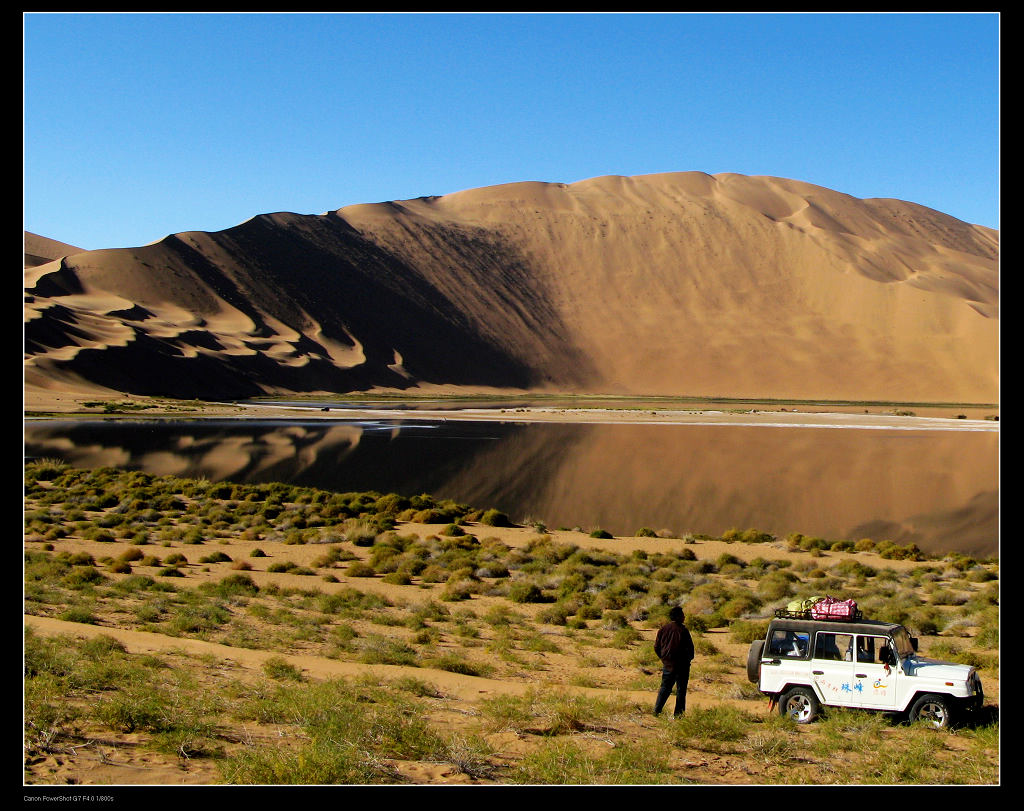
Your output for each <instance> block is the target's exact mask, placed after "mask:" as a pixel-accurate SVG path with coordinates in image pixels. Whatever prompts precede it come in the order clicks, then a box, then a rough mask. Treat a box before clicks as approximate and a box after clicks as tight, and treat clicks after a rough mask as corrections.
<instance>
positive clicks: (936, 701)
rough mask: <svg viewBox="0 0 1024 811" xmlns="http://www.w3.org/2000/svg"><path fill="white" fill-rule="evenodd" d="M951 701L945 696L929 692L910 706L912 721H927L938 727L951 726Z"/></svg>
mask: <svg viewBox="0 0 1024 811" xmlns="http://www.w3.org/2000/svg"><path fill="white" fill-rule="evenodd" d="M949 719H950V711H949V701H948V700H947V699H946V698H945V697H944V696H939V695H934V694H928V695H924V696H921V697H920V698H919V699H917V701H915V702H914V703H913V705H912V706H911V708H910V720H911V721H925V722H926V723H929V724H931V725H932V726H933V727H935V728H936V729H945V728H946V727H948V726H949Z"/></svg>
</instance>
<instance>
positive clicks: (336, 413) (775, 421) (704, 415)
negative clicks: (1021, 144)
mask: <svg viewBox="0 0 1024 811" xmlns="http://www.w3.org/2000/svg"><path fill="white" fill-rule="evenodd" d="M105 399H106V402H109V403H111V408H110V410H96V411H88V410H86V409H87V406H86V405H85V403H97V402H103V401H102V400H100V399H91V398H72V397H69V398H65V399H61V398H54V399H53V400H51V401H49V402H45V403H44V402H38V401H37V402H35V403H33V404H31V405H29V403H27V402H26V404H25V408H24V410H23V416H24V419H25V420H60V419H73V420H93V419H103V420H110V419H127V420H147V419H160V420H204V419H209V420H215V419H232V420H260V419H262V420H267V419H273V420H295V419H301V420H316V421H337V422H358V421H378V420H402V421H410V422H412V421H422V422H445V421H449V420H451V421H470V422H484V421H500V422H523V423H537V422H556V423H576V424H588V425H614V424H630V425H676V426H683V425H692V426H701V425H704V426H708V425H732V426H736V427H768V428H836V429H862V430H863V429H870V430H904V431H915V430H916V431H995V432H998V431H999V421H998V417H997V418H996V419H967V418H954V417H930V416H917V415H902V414H892V413H866V414H861V413H852V412H843V411H831V410H828V409H827V407H825V406H822V407H820V408H821V409H823V410H815V411H799V410H797V409H795V408H794V409H786V408H780V409H779V410H767V409H750V410H743V409H730V410H722V409H718V408H708V409H699V410H698V409H690V408H687V409H672V408H658V409H640V408H585V407H579V408H571V407H553V406H535V405H532V406H518V407H505V408H501V407H491V408H487V407H466V408H386V407H383V408H375V407H374V408H369V407H367V408H360V407H348V406H343V407H338V406H323V405H320V404H318V403H315V402H314V403H311V404H310V405H298V404H275V403H237V402H203V403H194V402H189V401H183V402H180V403H173V404H168V403H166V402H158V403H152V402H150V401H145V400H143V399H141V398H125V397H116V398H105ZM114 404H121V405H123V408H117V407H114ZM93 408H95V406H93Z"/></svg>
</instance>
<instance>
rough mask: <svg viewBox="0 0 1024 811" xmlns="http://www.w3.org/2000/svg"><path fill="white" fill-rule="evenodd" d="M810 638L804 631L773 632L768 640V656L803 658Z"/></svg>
mask: <svg viewBox="0 0 1024 811" xmlns="http://www.w3.org/2000/svg"><path fill="white" fill-rule="evenodd" d="M810 638H811V637H810V634H809V633H807V632H806V631H783V630H776V631H773V632H772V635H771V638H770V639H769V640H768V654H769V655H770V656H792V657H801V658H802V657H805V656H807V651H808V649H809V647H810V644H809V643H810Z"/></svg>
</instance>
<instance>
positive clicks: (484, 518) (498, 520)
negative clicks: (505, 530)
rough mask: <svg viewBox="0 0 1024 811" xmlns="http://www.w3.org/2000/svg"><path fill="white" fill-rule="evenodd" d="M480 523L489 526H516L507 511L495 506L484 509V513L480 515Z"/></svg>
mask: <svg viewBox="0 0 1024 811" xmlns="http://www.w3.org/2000/svg"><path fill="white" fill-rule="evenodd" d="M480 523H481V524H486V525H487V526H489V527H511V526H514V525H513V523H512V520H511V519H510V518H509V517H508V516H507V515H506V514H505V513H503V512H501V511H500V510H497V509H494V508H491V509H489V510H486V511H484V514H483V515H481V516H480Z"/></svg>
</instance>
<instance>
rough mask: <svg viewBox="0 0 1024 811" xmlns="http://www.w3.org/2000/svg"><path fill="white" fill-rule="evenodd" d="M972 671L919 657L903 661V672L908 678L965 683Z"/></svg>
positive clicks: (970, 668)
mask: <svg viewBox="0 0 1024 811" xmlns="http://www.w3.org/2000/svg"><path fill="white" fill-rule="evenodd" d="M973 669H974V668H972V667H971V666H970V665H958V664H956V663H955V662H940V661H939V660H937V659H924V658H922V657H920V656H910V657H908V658H906V659H904V660H903V672H904V673H906V674H907V675H908V676H922V677H925V678H930V679H942V680H943V681H956V682H965V681H967V677H968V676H970V675H971V671H972V670H973Z"/></svg>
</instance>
